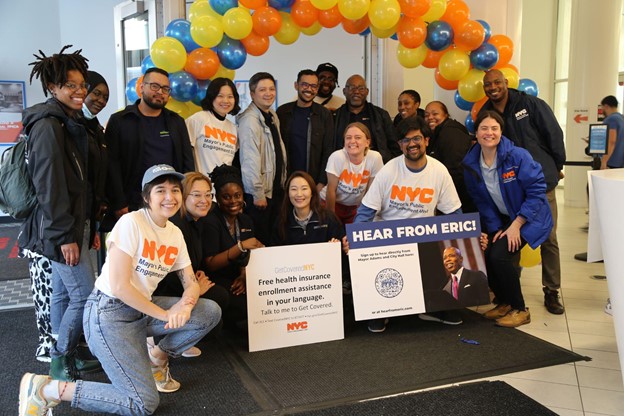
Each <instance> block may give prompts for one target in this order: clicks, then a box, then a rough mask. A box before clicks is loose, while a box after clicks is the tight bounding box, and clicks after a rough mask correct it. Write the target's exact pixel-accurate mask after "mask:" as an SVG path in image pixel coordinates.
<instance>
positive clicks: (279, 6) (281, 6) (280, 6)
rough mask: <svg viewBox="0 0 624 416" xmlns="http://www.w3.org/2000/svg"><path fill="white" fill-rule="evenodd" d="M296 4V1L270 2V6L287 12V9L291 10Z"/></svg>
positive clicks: (275, 0)
mask: <svg viewBox="0 0 624 416" xmlns="http://www.w3.org/2000/svg"><path fill="white" fill-rule="evenodd" d="M294 2H295V0H269V6H271V7H273V8H274V9H277V10H282V11H286V9H290V6H292V5H293V3H294Z"/></svg>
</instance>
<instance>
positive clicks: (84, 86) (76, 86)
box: [63, 82, 89, 91]
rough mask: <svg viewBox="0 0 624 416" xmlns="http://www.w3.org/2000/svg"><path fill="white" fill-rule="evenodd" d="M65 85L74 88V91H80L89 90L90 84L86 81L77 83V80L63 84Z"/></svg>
mask: <svg viewBox="0 0 624 416" xmlns="http://www.w3.org/2000/svg"><path fill="white" fill-rule="evenodd" d="M63 86H64V87H65V88H67V89H68V90H72V91H78V90H87V91H89V84H87V83H86V82H83V83H82V84H76V83H75V82H66V83H65V84H63Z"/></svg>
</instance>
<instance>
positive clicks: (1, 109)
mask: <svg viewBox="0 0 624 416" xmlns="http://www.w3.org/2000/svg"><path fill="white" fill-rule="evenodd" d="M25 108H26V83H25V82H24V81H0V147H1V148H0V151H1V150H4V149H5V148H6V147H8V146H11V145H12V144H13V143H15V141H16V140H17V136H18V135H19V133H20V132H21V131H22V111H24V109H25Z"/></svg>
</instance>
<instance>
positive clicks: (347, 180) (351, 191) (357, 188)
mask: <svg viewBox="0 0 624 416" xmlns="http://www.w3.org/2000/svg"><path fill="white" fill-rule="evenodd" d="M382 167H383V159H382V158H381V153H379V152H377V151H375V150H370V149H369V150H368V152H367V153H366V156H365V157H364V160H363V161H362V163H360V164H359V165H355V164H353V163H351V162H350V161H349V155H348V154H347V151H346V150H345V149H339V150H336V151H335V152H334V153H332V154H331V155H330V156H329V159H327V167H326V168H325V172H327V173H331V174H332V175H334V176H336V177H337V178H338V188H337V189H336V202H338V203H340V204H342V205H348V206H357V205H360V202H361V201H362V198H363V197H364V192H365V191H366V186H367V185H368V182H369V181H371V180H373V178H374V177H375V176H376V175H377V172H379V171H380V170H381V168H382ZM326 196H327V185H325V187H324V188H323V189H322V190H321V193H320V197H321V199H323V200H325V198H326Z"/></svg>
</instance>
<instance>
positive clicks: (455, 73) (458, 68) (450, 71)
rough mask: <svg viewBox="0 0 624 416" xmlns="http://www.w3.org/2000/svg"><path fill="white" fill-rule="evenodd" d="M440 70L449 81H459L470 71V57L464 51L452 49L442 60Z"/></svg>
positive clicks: (439, 64) (439, 65)
mask: <svg viewBox="0 0 624 416" xmlns="http://www.w3.org/2000/svg"><path fill="white" fill-rule="evenodd" d="M438 69H439V70H440V75H442V76H443V77H444V78H446V79H448V80H449V81H459V80H460V79H462V78H463V77H465V76H466V74H467V73H468V71H469V70H470V57H469V56H468V54H467V53H466V52H464V51H461V50H459V49H451V50H449V51H448V52H445V53H444V55H442V57H441V58H440V63H438Z"/></svg>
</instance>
